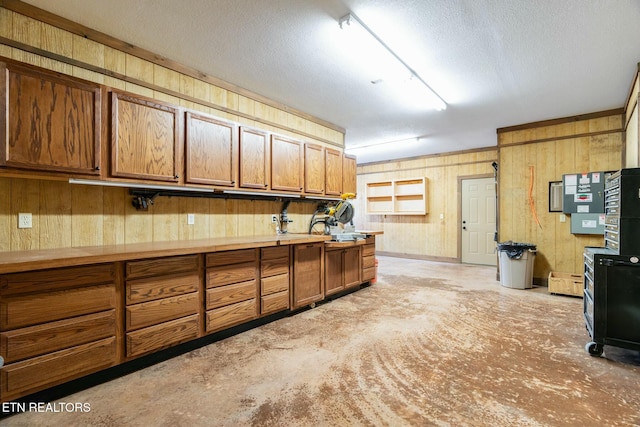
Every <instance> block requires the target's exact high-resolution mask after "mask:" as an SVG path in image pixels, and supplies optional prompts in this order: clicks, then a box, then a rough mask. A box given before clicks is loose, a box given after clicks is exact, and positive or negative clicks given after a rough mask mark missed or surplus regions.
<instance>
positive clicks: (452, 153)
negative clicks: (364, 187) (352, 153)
mask: <svg viewBox="0 0 640 427" xmlns="http://www.w3.org/2000/svg"><path fill="white" fill-rule="evenodd" d="M485 151H496V152H497V151H498V147H497V146H495V147H483V148H473V149H469V150H461V151H447V152H445V153H435V154H425V155H423V156H415V157H406V158H403V159H394V160H381V161H378V162H369V163H360V164H358V167H360V166H373V165H382V164H389V163H397V162H408V161H412V160H420V159H433V158H437V157H446V156H458V155H460V154H473V153H483V152H485ZM483 162H484V160H482V161H478V162H471V163H483ZM458 164H467V163H458ZM439 166H443V165H438V166H435V167H439ZM446 166H450V165H446ZM394 170H397V169H394Z"/></svg>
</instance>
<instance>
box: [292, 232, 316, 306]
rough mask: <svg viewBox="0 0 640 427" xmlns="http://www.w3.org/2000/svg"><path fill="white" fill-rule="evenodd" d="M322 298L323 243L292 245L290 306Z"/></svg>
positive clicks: (305, 303)
mask: <svg viewBox="0 0 640 427" xmlns="http://www.w3.org/2000/svg"><path fill="white" fill-rule="evenodd" d="M322 299H324V243H311V244H303V245H295V246H294V247H293V295H292V301H291V308H292V309H295V308H300V307H303V306H305V305H311V304H313V303H315V302H317V301H321V300H322Z"/></svg>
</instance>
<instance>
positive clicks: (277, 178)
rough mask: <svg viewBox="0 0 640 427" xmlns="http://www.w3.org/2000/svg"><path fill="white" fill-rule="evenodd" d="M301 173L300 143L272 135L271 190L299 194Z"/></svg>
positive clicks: (301, 188)
mask: <svg viewBox="0 0 640 427" xmlns="http://www.w3.org/2000/svg"><path fill="white" fill-rule="evenodd" d="M302 172H303V157H302V143H300V142H299V141H295V140H293V139H288V138H284V137H282V136H278V135H272V136H271V189H272V190H284V191H295V192H297V193H299V192H301V191H302V190H303V187H302V181H303V179H302Z"/></svg>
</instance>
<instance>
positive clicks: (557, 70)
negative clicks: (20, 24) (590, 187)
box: [26, 0, 640, 163]
mask: <svg viewBox="0 0 640 427" xmlns="http://www.w3.org/2000/svg"><path fill="white" fill-rule="evenodd" d="M26 3H30V4H33V5H35V6H37V7H40V8H42V9H45V10H48V11H50V12H53V13H55V14H57V15H60V16H62V17H65V18H68V19H70V20H72V21H75V22H78V23H80V24H83V25H85V26H88V27H91V28H93V29H96V30H98V31H101V32H103V33H106V34H108V35H110V36H113V37H115V38H118V39H121V40H123V41H125V42H128V43H131V44H133V45H136V46H139V47H141V48H144V49H147V50H149V51H152V52H154V53H157V54H160V55H162V56H165V57H167V58H169V59H171V60H175V61H178V62H180V63H183V64H185V65H188V66H191V67H193V68H196V69H198V70H201V71H203V72H205V73H207V74H210V75H213V76H216V77H219V78H221V79H223V80H225V81H227V82H229V83H233V84H235V85H237V86H240V87H242V88H244V89H247V90H250V91H252V92H255V93H258V94H260V95H263V96H266V97H268V98H271V99H273V100H276V101H278V102H281V103H284V104H286V105H289V106H291V107H293V108H296V109H298V110H302V111H304V112H306V113H308V114H311V115H314V116H316V117H319V118H321V119H324V120H327V121H329V122H332V123H335V124H336V125H339V126H341V127H344V128H345V129H346V131H347V133H346V145H347V148H348V147H352V146H356V145H363V144H371V143H375V142H380V141H397V140H401V139H404V138H408V137H416V136H423V137H424V138H423V139H422V140H420V142H418V143H416V142H414V143H407V142H404V143H395V144H386V145H383V146H379V147H377V148H376V149H373V148H368V149H366V150H359V151H358V152H357V155H358V162H359V163H363V162H370V161H379V160H387V159H394V158H401V157H411V156H416V155H421V154H433V153H441V152H450V151H457V150H466V149H472V148H478V147H490V146H495V145H496V129H497V128H499V127H506V126H512V125H518V124H522V123H529V122H533V121H539V120H546V119H553V118H558V117H566V116H572V115H578V114H584V113H590V112H595V111H602V110H608V109H612V108H619V107H622V106H623V104H624V102H625V99H626V97H627V94H628V92H629V89H630V85H631V80H632V78H633V76H634V73H635V70H636V68H637V63H638V62H639V61H640V43H638V41H639V40H640V2H639V1H638V0H615V1H612V0H589V1H585V0H537V1H531V0H429V1H427V0H396V1H389V0H260V1H256V0H183V1H175V0H135V1H131V0H109V1H104V0H56V1H55V2H52V1H50V0H26ZM350 11H351V12H353V13H355V14H356V15H357V16H358V17H359V18H360V19H361V20H362V21H364V22H365V23H366V24H367V25H368V26H369V27H370V28H371V29H372V30H373V31H374V32H376V33H377V35H378V36H379V37H380V38H381V39H382V40H384V41H385V43H387V44H388V45H389V46H390V47H391V48H392V49H394V51H395V52H396V53H397V54H398V55H399V56H400V57H401V58H402V59H403V60H404V61H405V62H407V63H408V64H409V65H410V66H411V67H412V68H413V69H414V70H415V71H416V72H417V73H418V74H419V75H420V76H421V77H422V78H423V79H424V80H426V81H427V82H428V83H429V84H430V85H431V86H432V87H433V88H434V89H435V90H436V91H437V92H438V93H439V94H440V96H441V97H442V98H444V100H445V101H446V102H447V104H448V108H447V109H446V110H445V111H415V110H411V109H409V108H406V106H405V105H404V103H403V102H398V101H394V100H393V99H392V98H391V97H389V96H387V95H386V94H385V93H384V92H383V90H381V87H380V85H373V84H371V83H370V81H369V80H368V79H367V78H366V76H363V75H362V74H361V73H359V72H356V71H355V69H354V68H353V67H352V64H350V62H349V60H348V58H347V57H346V56H345V52H344V49H342V43H341V39H340V38H339V36H340V34H339V32H338V23H337V21H338V19H339V18H340V17H341V16H344V15H345V14H347V13H348V12H350Z"/></svg>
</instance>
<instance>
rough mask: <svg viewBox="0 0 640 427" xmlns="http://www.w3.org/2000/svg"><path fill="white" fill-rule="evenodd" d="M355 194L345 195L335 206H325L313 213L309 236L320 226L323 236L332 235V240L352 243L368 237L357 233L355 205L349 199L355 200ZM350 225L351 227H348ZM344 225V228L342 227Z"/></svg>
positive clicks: (319, 207)
mask: <svg viewBox="0 0 640 427" xmlns="http://www.w3.org/2000/svg"><path fill="white" fill-rule="evenodd" d="M355 197H356V195H355V194H354V193H345V194H343V195H342V196H340V198H341V199H342V200H340V201H339V202H338V203H337V204H335V205H330V204H328V203H327V204H323V205H320V206H318V209H317V210H316V211H315V212H314V213H313V216H312V217H311V222H310V223H309V234H313V232H314V229H316V228H317V227H316V226H317V225H318V224H321V225H322V227H323V228H322V231H321V232H322V234H326V235H331V238H332V240H337V241H340V242H342V241H350V240H357V239H364V238H365V237H366V235H364V234H360V233H356V232H355V227H354V226H353V214H354V208H353V205H352V204H351V203H350V202H349V199H354V198H355ZM347 223H349V225H346V224H347ZM340 224H343V227H340Z"/></svg>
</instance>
